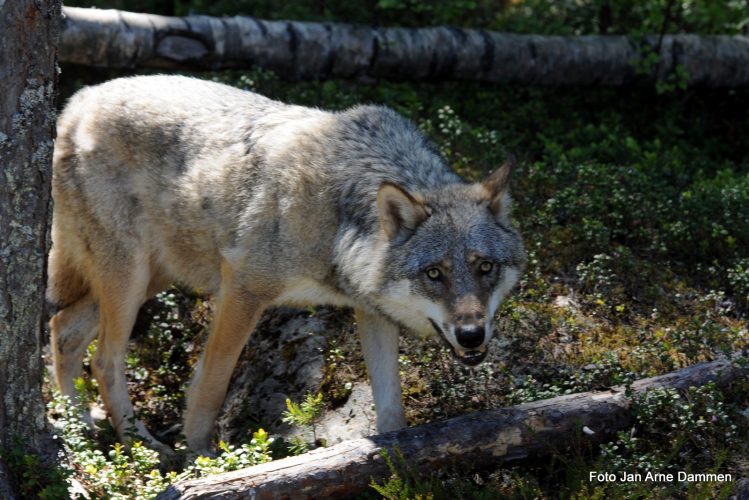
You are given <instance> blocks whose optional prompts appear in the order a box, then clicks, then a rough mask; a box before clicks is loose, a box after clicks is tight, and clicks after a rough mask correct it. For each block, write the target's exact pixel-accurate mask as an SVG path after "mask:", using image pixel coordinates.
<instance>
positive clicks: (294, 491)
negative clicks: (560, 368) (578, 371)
mask: <svg viewBox="0 0 749 500" xmlns="http://www.w3.org/2000/svg"><path fill="white" fill-rule="evenodd" d="M748 374H749V367H739V366H736V365H735V364H733V363H732V362H731V361H728V360H720V361H713V362H710V363H702V364H698V365H694V366H691V367H689V368H685V369H683V370H679V371H677V372H673V373H669V374H667V375H662V376H659V377H652V378H648V379H644V380H640V381H638V382H635V383H634V384H633V385H632V388H631V390H632V393H633V394H641V393H643V392H644V391H646V390H648V389H652V388H656V387H672V388H675V389H678V390H685V389H687V388H688V387H690V386H701V385H704V384H705V383H707V382H709V381H715V382H716V383H717V384H718V385H719V386H726V385H728V384H730V383H731V382H732V381H734V380H743V379H744V378H745V377H746V376H747V375H748ZM630 404H631V399H630V397H628V396H627V395H626V394H625V388H624V387H616V388H613V389H611V390H609V391H605V392H585V393H580V394H571V395H567V396H560V397H556V398H552V399H547V400H543V401H536V402H533V403H526V404H521V405H517V406H513V407H509V408H503V409H497V410H488V411H483V412H478V413H472V414H469V415H463V416H459V417H455V418H452V419H449V420H444V421H441V422H433V423H430V424H426V425H420V426H417V427H412V428H409V429H403V430H401V431H396V432H391V433H387V434H381V435H378V436H371V437H369V438H364V439H355V440H351V441H345V442H343V443H340V444H337V445H335V446H331V447H330V448H321V449H317V450H314V451H312V452H310V453H307V454H305V455H300V456H297V457H290V458H285V459H282V460H277V461H274V462H269V463H267V464H263V465H259V466H255V467H250V468H247V469H243V470H239V471H235V472H228V473H224V474H219V475H215V476H208V477H205V478H201V479H194V480H191V481H185V482H182V483H177V484H175V485H173V486H171V487H170V488H169V489H168V490H167V491H166V492H165V493H163V494H162V495H160V496H159V498H160V499H162V500H170V499H176V498H180V499H183V500H184V499H190V498H199V497H211V498H213V497H218V496H220V497H221V498H257V499H263V498H330V497H347V496H351V495H353V494H355V493H357V492H360V491H362V490H364V489H366V488H367V487H368V485H369V484H370V482H371V481H372V479H373V478H375V479H380V478H384V477H387V475H388V474H389V471H388V468H387V465H386V464H385V462H384V460H383V459H382V457H381V456H380V451H381V450H383V449H387V450H392V449H394V448H396V447H397V449H398V450H400V452H402V454H403V456H404V458H405V460H406V463H407V464H408V465H409V466H410V467H415V468H417V469H419V470H422V471H429V470H437V469H439V468H440V467H442V466H444V465H445V464H447V463H452V462H457V461H460V462H461V463H470V464H473V465H475V466H491V465H494V466H496V465H497V464H498V463H501V462H509V461H513V460H519V459H527V458H532V457H537V456H542V455H548V454H550V453H551V452H552V451H556V452H561V453H563V452H564V450H565V448H566V447H568V446H570V445H572V444H576V445H577V446H580V445H582V446H586V445H594V444H597V443H600V442H603V441H604V440H606V439H608V438H610V437H611V436H612V435H614V433H615V432H616V431H618V430H621V429H625V428H627V427H628V426H629V425H631V415H630V411H629V408H630Z"/></svg>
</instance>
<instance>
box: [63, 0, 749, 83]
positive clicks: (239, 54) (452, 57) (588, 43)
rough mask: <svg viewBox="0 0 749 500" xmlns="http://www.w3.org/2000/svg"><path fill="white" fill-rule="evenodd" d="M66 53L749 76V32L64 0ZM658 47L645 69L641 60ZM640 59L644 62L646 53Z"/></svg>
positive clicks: (411, 72)
mask: <svg viewBox="0 0 749 500" xmlns="http://www.w3.org/2000/svg"><path fill="white" fill-rule="evenodd" d="M65 14H66V19H65V22H64V31H63V36H62V40H61V45H60V59H61V60H62V61H63V62H70V63H78V64H85V65H90V66H103V67H109V68H139V67H144V68H145V67H149V68H166V69H186V70H196V69H197V70H205V69H212V70H218V69H227V68H249V67H256V66H257V67H262V68H267V69H271V70H273V71H275V72H277V73H278V74H279V75H280V76H282V77H284V78H288V79H324V78H365V79H366V78H390V79H396V80H428V81H436V80H474V81H482V82H512V83H522V84H540V85H625V84H632V83H642V82H650V83H652V82H653V81H655V80H656V79H657V80H659V81H663V80H665V79H667V78H669V77H673V76H675V75H676V74H675V70H676V68H677V67H678V66H679V65H682V66H683V67H684V68H685V69H686V70H687V72H688V74H689V79H688V81H687V82H686V83H688V84H689V85H698V86H706V87H741V86H746V85H749V38H746V37H738V36H737V37H732V36H697V35H668V36H665V37H663V38H662V39H661V37H660V36H650V37H646V38H645V40H644V41H642V42H640V43H638V42H636V41H635V40H633V39H631V38H628V37H625V36H568V37H567V36H541V35H517V34H509V33H495V32H490V31H483V30H472V29H459V28H453V27H431V28H420V29H409V28H373V27H370V26H362V25H350V24H339V23H308V22H298V21H263V20H260V19H254V18H251V17H230V18H215V17H207V16H189V17H182V18H180V17H165V16H157V15H150V14H136V13H132V12H124V11H118V10H94V9H81V8H74V7H67V8H65ZM645 49H648V50H655V51H657V52H658V53H659V54H660V59H659V63H658V64H657V65H653V66H652V67H651V68H650V69H649V70H648V69H646V70H645V74H638V73H637V72H636V71H635V67H634V65H633V62H632V61H633V60H639V59H640V58H641V55H642V53H643V50H645ZM640 65H642V64H640Z"/></svg>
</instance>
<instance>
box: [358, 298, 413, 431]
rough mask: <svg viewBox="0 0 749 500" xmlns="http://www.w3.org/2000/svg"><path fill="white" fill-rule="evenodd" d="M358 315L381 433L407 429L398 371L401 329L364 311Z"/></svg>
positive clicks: (360, 335) (360, 311)
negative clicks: (399, 332)
mask: <svg viewBox="0 0 749 500" xmlns="http://www.w3.org/2000/svg"><path fill="white" fill-rule="evenodd" d="M355 313H356V323H357V329H358V330H359V338H360V340H361V346H362V352H363V354H364V362H365V364H366V365H367V373H368V374H369V380H370V383H371V384H372V395H373V396H374V401H375V410H376V411H377V432H380V433H382V432H389V431H394V430H397V429H401V428H403V427H405V426H406V417H405V415H404V413H403V401H402V400H401V380H400V373H399V371H398V327H397V326H395V325H394V324H393V323H391V322H390V321H388V320H386V319H385V318H383V317H382V316H379V315H373V314H369V313H367V312H364V311H362V310H361V309H356V311H355Z"/></svg>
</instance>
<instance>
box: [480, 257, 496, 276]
mask: <svg viewBox="0 0 749 500" xmlns="http://www.w3.org/2000/svg"><path fill="white" fill-rule="evenodd" d="M492 269H494V264H493V263H491V262H489V261H488V260H485V261H484V262H482V263H481V264H479V271H481V272H482V273H484V274H489V273H490V272H491V271H492Z"/></svg>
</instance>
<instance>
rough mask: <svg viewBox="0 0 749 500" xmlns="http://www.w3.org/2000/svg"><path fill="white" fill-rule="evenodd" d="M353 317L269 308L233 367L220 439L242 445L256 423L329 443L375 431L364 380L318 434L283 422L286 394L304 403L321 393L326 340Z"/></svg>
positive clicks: (326, 417)
mask: <svg viewBox="0 0 749 500" xmlns="http://www.w3.org/2000/svg"><path fill="white" fill-rule="evenodd" d="M349 321H350V314H349V313H347V312H346V311H344V310H340V309H333V308H330V309H328V308H319V309H318V310H317V311H316V312H315V314H314V315H313V314H311V313H310V312H309V311H304V310H298V309H286V308H284V309H275V310H272V311H269V313H268V314H266V315H265V317H264V319H263V320H261V322H260V324H259V325H258V327H257V328H256V331H255V332H254V333H253V334H252V336H251V338H250V340H249V341H248V343H247V346H246V347H245V349H244V351H243V353H242V355H241V357H240V359H239V362H238V363H237V367H236V368H235V371H234V378H233V380H232V382H231V384H230V386H229V392H228V394H227V397H226V401H225V403H224V408H223V411H222V414H221V416H220V417H219V420H218V437H219V439H222V440H224V441H226V442H230V443H237V444H238V443H241V442H244V441H247V436H249V435H250V433H251V432H253V431H254V430H257V428H258V427H263V428H264V429H265V430H266V431H268V432H269V433H270V434H271V435H276V436H281V437H283V438H285V439H288V438H290V437H292V436H300V437H302V438H303V439H304V440H305V441H307V442H312V441H314V440H315V438H316V439H317V440H319V441H322V442H325V443H328V444H333V443H338V442H340V441H343V440H345V439H352V438H358V437H364V436H368V435H370V434H374V433H375V417H374V415H375V414H374V410H373V408H372V404H373V402H372V393H371V389H370V388H369V384H368V383H366V382H365V381H362V382H356V383H354V384H353V386H352V390H351V394H350V396H349V398H348V400H347V401H346V402H345V403H344V404H343V405H342V406H339V407H338V408H335V409H332V410H327V411H326V412H325V413H324V414H323V415H322V416H321V418H320V423H319V424H318V425H317V426H316V428H315V431H316V432H315V435H314V437H313V435H312V432H311V431H310V430H305V429H297V428H292V427H290V426H289V425H288V424H286V423H284V422H283V421H282V420H281V419H282V416H283V412H284V411H285V410H286V399H287V398H289V399H291V400H292V401H295V402H300V401H302V400H303V399H304V397H305V395H306V394H308V393H313V394H316V393H317V392H319V391H320V388H321V385H322V382H323V379H324V376H325V355H326V352H327V350H328V341H329V339H330V338H332V337H333V336H337V335H339V334H340V332H341V330H342V329H343V328H346V327H347V326H348V324H349Z"/></svg>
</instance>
